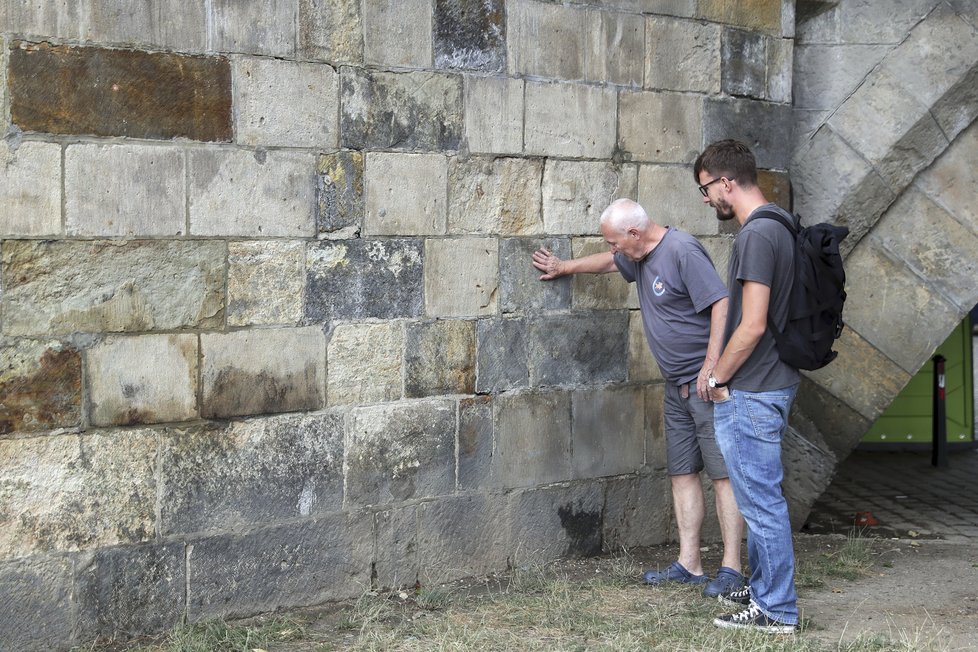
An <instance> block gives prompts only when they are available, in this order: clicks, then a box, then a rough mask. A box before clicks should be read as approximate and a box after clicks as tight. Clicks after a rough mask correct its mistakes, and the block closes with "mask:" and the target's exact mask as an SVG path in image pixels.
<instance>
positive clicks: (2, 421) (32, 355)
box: [0, 340, 82, 435]
mask: <svg viewBox="0 0 978 652" xmlns="http://www.w3.org/2000/svg"><path fill="white" fill-rule="evenodd" d="M81 375H82V362H81V354H79V352H78V351H77V350H76V349H75V348H74V347H72V346H70V345H67V344H64V343H62V342H45V341H40V342H39V341H35V340H6V341H3V340H0V396H3V401H2V402H0V435H3V434H7V433H11V432H30V431H35V430H51V429H54V428H71V427H74V426H78V425H80V424H81V412H82V411H81V380H82V378H81Z"/></svg>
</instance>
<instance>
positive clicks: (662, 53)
mask: <svg viewBox="0 0 978 652" xmlns="http://www.w3.org/2000/svg"><path fill="white" fill-rule="evenodd" d="M720 34H721V29H720V27H719V26H718V25H713V24H710V23H701V22H693V21H689V20H676V19H674V18H667V17H664V16H649V17H648V18H647V19H646V24H645V49H646V56H645V87H646V88H649V89H654V90H671V91H693V92H700V93H709V94H716V93H719V92H720V70H721V65H720V62H721V59H720Z"/></svg>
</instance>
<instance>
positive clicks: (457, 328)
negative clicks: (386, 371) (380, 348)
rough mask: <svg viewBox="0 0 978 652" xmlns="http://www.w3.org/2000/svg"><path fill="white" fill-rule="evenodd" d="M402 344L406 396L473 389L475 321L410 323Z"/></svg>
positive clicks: (469, 392)
mask: <svg viewBox="0 0 978 652" xmlns="http://www.w3.org/2000/svg"><path fill="white" fill-rule="evenodd" d="M404 348H405V353H404V364H405V380H404V393H405V395H406V396H407V397H408V398H418V397H423V396H435V395H438V394H472V393H473V392H474V391H475V322H473V321H458V320H451V321H434V322H423V323H417V324H410V325H409V326H408V327H407V341H406V346H405V347H404Z"/></svg>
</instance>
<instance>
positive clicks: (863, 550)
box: [795, 532, 873, 589]
mask: <svg viewBox="0 0 978 652" xmlns="http://www.w3.org/2000/svg"><path fill="white" fill-rule="evenodd" d="M872 567H873V540H872V539H866V538H863V537H860V536H859V534H858V533H856V532H851V533H850V534H849V537H848V538H847V539H846V542H845V544H843V545H842V547H841V548H839V549H838V550H834V551H832V552H823V553H822V554H821V556H819V557H818V558H817V559H815V560H813V561H807V562H803V563H800V564H799V565H798V567H797V568H796V569H795V585H796V586H797V587H798V588H804V589H816V588H819V587H822V586H825V580H826V578H834V579H844V580H854V579H858V578H860V577H866V576H867V575H869V574H870V570H871V569H872Z"/></svg>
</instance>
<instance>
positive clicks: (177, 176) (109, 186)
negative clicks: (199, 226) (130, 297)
mask: <svg viewBox="0 0 978 652" xmlns="http://www.w3.org/2000/svg"><path fill="white" fill-rule="evenodd" d="M186 177H187V171H186V165H185V157H184V154H183V152H182V151H180V150H178V149H176V148H174V147H153V146H146V145H70V146H69V147H67V148H65V223H66V228H67V231H68V234H69V235H80V236H130V237H132V236H179V235H184V234H185V233H186V231H187V216H186V211H187V188H186ZM93 180H97V181H95V182H93Z"/></svg>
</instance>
